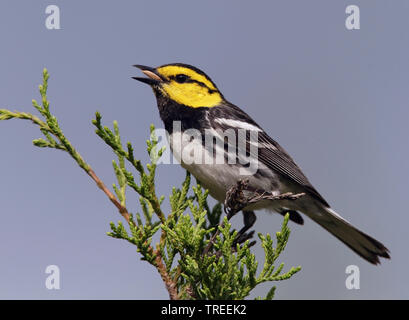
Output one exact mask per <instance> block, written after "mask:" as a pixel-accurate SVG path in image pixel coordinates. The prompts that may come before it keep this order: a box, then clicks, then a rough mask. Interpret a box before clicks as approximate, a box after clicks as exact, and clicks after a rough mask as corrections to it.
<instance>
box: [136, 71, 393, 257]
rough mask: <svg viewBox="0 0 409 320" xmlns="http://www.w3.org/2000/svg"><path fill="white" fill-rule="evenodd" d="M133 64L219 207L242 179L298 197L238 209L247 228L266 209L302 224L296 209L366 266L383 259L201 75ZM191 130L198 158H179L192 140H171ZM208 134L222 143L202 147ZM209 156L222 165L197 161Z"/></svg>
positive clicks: (178, 148) (174, 143) (380, 248)
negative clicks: (195, 135) (196, 135)
mask: <svg viewBox="0 0 409 320" xmlns="http://www.w3.org/2000/svg"><path fill="white" fill-rule="evenodd" d="M135 67H137V68H139V69H141V70H142V72H143V73H144V74H145V75H146V76H147V78H146V77H134V79H136V80H139V81H141V82H144V83H146V84H148V85H150V86H151V88H152V89H153V92H154V94H155V96H156V100H157V105H158V108H159V113H160V117H161V119H162V121H163V123H164V125H165V129H166V131H167V132H168V133H169V142H170V146H171V149H172V152H173V154H174V156H175V157H176V158H177V159H178V160H179V161H180V163H181V165H182V166H183V167H184V168H185V169H187V170H188V171H189V172H190V173H191V174H192V175H193V176H195V177H196V179H198V181H200V183H201V184H202V185H203V186H204V187H205V188H207V189H208V190H209V193H210V195H211V196H213V197H214V198H215V199H216V200H218V201H220V202H223V201H224V200H225V198H226V192H227V191H228V190H229V188H230V187H231V186H233V185H235V184H236V183H237V182H238V181H239V180H241V179H243V178H246V179H247V180H248V187H249V188H250V190H254V191H257V192H268V193H271V194H277V195H279V194H283V193H287V192H291V193H294V194H298V193H305V195H304V196H302V197H300V198H299V199H296V200H288V199H283V200H265V201H261V202H257V203H256V204H254V205H250V206H248V207H246V208H245V209H244V210H243V214H244V223H245V225H247V227H248V228H249V227H251V226H252V225H253V224H254V221H255V215H254V212H253V210H258V209H268V210H271V211H275V212H278V213H280V214H285V213H287V212H288V213H289V214H290V220H292V221H294V222H295V223H298V224H303V223H304V221H303V218H302V216H301V215H300V213H299V212H302V213H304V214H305V215H307V216H308V217H309V218H311V219H312V220H313V221H315V222H317V223H318V224H319V225H321V226H322V227H323V228H324V229H326V230H327V231H329V232H330V233H331V234H333V235H334V236H335V237H337V238H338V239H339V240H341V241H342V242H343V243H345V244H346V245H347V246H348V247H350V248H351V249H352V250H353V251H355V252H356V253H357V254H358V255H360V256H361V257H362V258H364V259H366V260H367V261H369V262H370V263H373V264H378V263H379V262H380V261H379V257H384V258H389V254H388V253H389V250H388V249H387V248H386V247H385V246H384V245H383V244H382V243H380V242H379V241H377V240H375V239H374V238H372V237H370V236H368V235H367V234H365V233H363V232H362V231H360V230H358V229H357V228H355V227H354V226H352V225H351V224H350V223H349V222H348V221H346V220H345V219H344V218H342V217H341V216H340V215H339V214H337V213H336V212H335V211H334V210H333V209H331V207H330V205H329V204H328V202H327V201H326V200H325V199H324V198H323V197H322V196H321V195H320V194H319V193H318V191H317V190H316V189H315V188H314V187H313V186H312V185H311V183H310V182H309V181H308V179H307V177H306V176H305V175H304V174H303V173H302V171H301V169H300V168H299V167H298V165H297V164H296V163H295V162H294V160H293V159H292V158H291V157H290V155H289V154H288V153H287V152H286V151H285V150H284V149H283V148H282V147H281V146H280V145H279V144H278V143H277V142H276V141H275V140H273V139H272V138H270V137H269V135H268V134H267V133H266V132H265V131H264V130H263V129H262V128H261V127H260V126H259V125H258V124H257V123H256V122H255V121H254V120H253V119H252V118H251V117H250V116H249V115H247V114H246V113H245V112H244V111H243V110H241V109H240V108H239V107H237V106H235V105H234V104H232V103H230V102H229V101H227V100H226V99H225V98H224V96H223V94H222V93H221V92H220V91H219V89H218V88H217V86H216V85H215V83H214V82H213V81H212V80H211V79H210V77H208V76H207V75H206V74H205V73H204V72H203V71H201V70H199V69H198V68H196V67H193V66H190V65H187V64H182V63H173V64H166V65H163V66H160V67H157V68H151V67H147V66H142V65H135ZM192 130H193V131H194V132H198V133H199V134H201V137H199V139H196V140H195V141H196V143H195V144H194V148H196V151H200V155H201V157H199V158H200V159H199V160H200V161H187V160H186V159H185V158H184V148H186V146H187V145H186V143H191V142H192V139H191V137H190V138H189V139H187V140H183V139H175V137H176V136H177V135H179V136H181V135H183V134H184V133H186V132H193V131H192ZM242 131H245V133H244V134H243V133H242ZM226 132H229V134H231V133H233V135H235V137H233V139H226V136H228V135H227V134H226ZM209 134H211V135H212V136H213V138H214V137H216V140H217V139H218V138H219V141H222V143H221V144H220V143H219V144H217V143H216V144H214V143H213V144H211V147H209V146H208V145H206V142H209V141H210V140H212V142H214V141H213V138H212V139H207V137H208V136H209ZM190 136H192V135H190ZM240 137H241V139H242V140H243V139H244V140H245V141H244V144H242V147H241V150H242V151H243V150H244V153H242V156H241V157H240V155H239V152H238V150H239V149H240V148H239V145H240V141H239V140H240ZM252 137H253V139H251V138H252ZM254 137H256V138H255V139H254ZM226 140H227V141H226ZM215 146H216V147H215ZM190 147H191V146H190ZM254 147H255V148H256V149H255V152H254ZM251 148H253V151H251V150H250V149H251ZM216 149H217V150H216ZM190 151H191V150H190ZM217 151H219V153H220V152H221V153H222V157H221V158H222V159H223V160H225V161H214V162H206V161H202V160H203V158H202V157H207V158H210V159H212V158H214V157H215V153H217ZM249 154H252V155H253V156H252V157H251V156H250V158H251V159H250V160H249V161H248V162H247V163H245V162H243V159H244V158H246V156H248V155H249ZM195 159H196V160H198V159H197V158H195ZM254 163H256V167H255V168H256V169H255V170H250V169H251V168H253V169H254V166H252V164H254ZM248 228H247V229H248Z"/></svg>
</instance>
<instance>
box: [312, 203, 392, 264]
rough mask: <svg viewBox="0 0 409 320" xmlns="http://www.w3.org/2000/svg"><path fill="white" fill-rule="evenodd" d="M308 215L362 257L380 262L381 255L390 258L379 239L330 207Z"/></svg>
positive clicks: (375, 262) (372, 261)
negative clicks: (361, 229)
mask: <svg viewBox="0 0 409 320" xmlns="http://www.w3.org/2000/svg"><path fill="white" fill-rule="evenodd" d="M308 216H309V217H310V218H311V219H313V220H314V221H315V222H317V223H318V224H319V225H321V226H322V227H323V228H324V229H326V230H327V231H329V232H330V233H331V234H333V235H334V236H335V237H337V238H338V239H339V240H341V241H342V242H343V243H345V244H346V245H347V246H348V247H349V248H351V249H352V250H353V251H355V252H356V253H357V254H358V255H360V256H361V257H362V258H364V259H365V260H367V261H368V262H370V263H372V264H375V265H376V264H379V263H380V261H379V257H383V258H387V259H390V255H389V250H388V249H387V248H386V247H385V246H384V245H383V244H382V243H380V242H379V241H378V240H375V239H374V238H372V237H370V236H369V235H367V234H365V233H364V232H362V231H360V230H358V229H357V228H355V227H354V226H353V225H351V224H350V223H349V222H348V221H346V220H345V219H343V218H342V217H341V216H339V215H338V214H337V213H336V212H335V211H334V210H332V209H330V208H323V209H322V212H321V214H320V215H317V214H313V215H312V214H308Z"/></svg>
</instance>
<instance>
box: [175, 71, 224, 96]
mask: <svg viewBox="0 0 409 320" xmlns="http://www.w3.org/2000/svg"><path fill="white" fill-rule="evenodd" d="M178 76H185V77H186V79H184V81H183V82H180V80H181V79H179V81H178V79H177V77H178ZM169 78H170V79H171V80H175V81H176V82H178V83H197V84H198V85H199V86H201V87H203V88H206V89H207V90H208V91H209V93H210V94H212V93H215V92H217V90H213V89H210V88H209V87H208V86H207V85H206V84H204V83H203V82H201V81H199V80H195V79H191V78H190V77H188V76H187V75H184V74H178V75H176V76H170V77H169Z"/></svg>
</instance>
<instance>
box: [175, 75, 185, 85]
mask: <svg viewBox="0 0 409 320" xmlns="http://www.w3.org/2000/svg"><path fill="white" fill-rule="evenodd" d="M175 79H176V81H177V82H179V83H184V82H186V80H187V79H188V76H187V75H185V74H178V75H176V77H175Z"/></svg>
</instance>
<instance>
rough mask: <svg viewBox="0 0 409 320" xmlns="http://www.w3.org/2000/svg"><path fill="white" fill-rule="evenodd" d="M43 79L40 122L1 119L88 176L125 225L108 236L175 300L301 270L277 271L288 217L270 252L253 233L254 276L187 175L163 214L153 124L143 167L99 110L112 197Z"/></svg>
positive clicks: (247, 288) (268, 241)
mask: <svg viewBox="0 0 409 320" xmlns="http://www.w3.org/2000/svg"><path fill="white" fill-rule="evenodd" d="M48 78H49V75H48V72H47V70H46V69H44V72H43V83H42V85H40V86H39V90H40V95H41V105H40V104H38V103H37V102H36V101H35V100H33V102H32V103H33V106H34V107H35V108H36V109H37V111H38V112H39V113H40V115H41V116H42V117H43V118H44V120H41V119H40V118H39V117H37V116H34V115H32V114H29V113H25V112H11V111H9V110H6V109H0V120H10V119H14V118H15V119H23V120H30V121H32V122H33V123H34V124H35V125H37V126H39V128H40V131H41V132H42V133H43V135H44V138H40V139H36V140H34V141H33V144H34V145H35V146H37V147H41V148H53V149H59V150H62V151H65V152H67V153H68V154H69V155H70V156H71V157H72V158H73V159H74V160H75V161H76V162H77V164H78V165H79V166H80V167H81V168H82V169H83V170H84V171H86V172H87V174H88V175H89V176H90V177H91V178H92V179H93V180H94V181H95V182H96V184H97V186H98V187H99V188H100V189H101V190H102V191H103V192H104V193H105V194H106V195H107V196H108V198H109V199H110V200H111V202H112V203H113V204H114V205H115V206H116V207H117V209H118V210H119V212H120V213H121V214H122V216H123V217H124V218H125V220H126V222H127V224H126V225H124V224H123V223H122V222H118V223H117V224H115V223H113V222H111V223H110V227H111V231H110V232H108V235H109V236H111V237H113V238H117V239H123V240H126V241H128V242H129V243H131V244H132V245H135V246H136V249H137V251H138V252H139V253H140V255H141V259H142V260H145V261H147V262H148V263H150V264H152V265H153V266H154V267H155V268H156V269H157V270H158V272H159V273H160V275H161V277H162V279H163V281H164V283H165V286H166V288H167V289H168V291H169V295H170V297H171V298H172V299H244V298H246V297H247V296H248V295H249V294H250V292H251V291H252V290H253V289H254V288H255V287H256V286H257V285H259V284H261V283H263V282H273V281H281V280H286V279H289V278H291V277H292V276H293V275H294V274H295V273H297V272H298V271H299V270H300V267H297V268H291V269H290V270H289V271H287V272H283V268H284V264H283V263H281V264H280V265H279V266H278V267H276V265H275V263H276V261H277V259H278V257H279V256H280V254H281V253H282V251H283V250H284V249H285V246H286V244H287V242H288V238H289V235H290V230H289V229H288V227H287V223H288V219H289V216H288V214H287V215H286V216H285V218H284V221H283V224H282V227H281V231H279V232H277V233H276V241H275V242H276V244H275V247H274V242H273V239H272V237H271V236H270V235H269V234H267V235H262V234H258V237H259V239H260V242H261V246H262V247H263V249H264V256H265V257H264V265H263V268H262V270H261V271H259V272H258V262H257V261H256V257H255V255H254V253H252V252H251V250H250V246H249V241H248V240H247V241H246V242H245V243H244V244H242V245H239V244H236V243H235V239H236V236H237V231H234V230H232V228H231V224H230V223H229V221H228V220H227V218H226V217H224V220H223V223H220V222H221V216H222V206H221V204H217V205H215V206H214V207H213V208H211V209H210V208H209V205H208V203H207V197H208V191H207V190H204V189H203V188H202V187H201V186H200V184H197V185H195V186H191V177H190V174H189V173H188V172H186V177H185V180H184V182H183V183H182V186H181V187H180V188H176V187H173V189H172V192H171V194H170V196H169V202H170V208H171V212H170V213H169V214H168V215H165V214H164V213H163V211H162V203H163V201H164V197H163V196H161V197H158V196H157V195H156V188H155V178H156V177H155V174H156V168H157V162H158V159H159V158H160V157H161V156H162V154H163V151H164V148H161V149H158V139H157V137H156V136H155V130H154V127H153V125H152V126H151V128H150V131H151V136H150V139H149V140H148V141H147V142H146V144H147V152H148V154H149V156H150V159H151V162H150V163H149V164H147V165H146V166H143V165H142V163H141V161H140V160H136V159H135V157H134V148H133V146H132V144H131V143H130V142H127V143H126V146H125V147H124V145H123V143H122V141H121V136H120V132H119V128H118V124H117V122H116V121H114V123H113V130H111V129H110V128H108V127H106V126H103V125H102V117H101V115H100V114H99V113H98V112H97V113H96V116H95V120H93V125H94V126H95V128H96V134H97V135H98V136H99V137H100V138H101V139H102V140H103V141H104V142H105V143H106V144H107V145H108V146H109V147H110V148H111V149H112V151H113V152H114V154H115V155H116V158H117V160H114V161H113V162H112V165H113V169H114V172H115V175H116V179H117V182H116V183H115V184H113V193H111V192H110V191H109V190H108V188H106V187H105V185H104V184H103V183H102V181H101V180H100V179H99V178H98V177H97V176H96V174H95V173H94V172H93V171H92V169H91V167H90V166H89V164H87V163H86V162H85V161H84V160H83V158H82V157H81V155H80V154H79V153H78V152H77V151H76V150H75V148H74V147H73V146H72V145H71V143H70V142H69V140H68V139H67V138H66V137H65V136H64V134H63V132H62V130H61V128H60V126H59V124H58V121H57V119H56V117H55V116H54V115H52V114H51V112H50V102H49V101H48V99H47V88H48ZM135 174H136V175H135ZM135 177H137V178H135ZM127 188H130V189H131V190H132V191H134V192H136V193H137V194H138V196H139V201H140V207H141V213H138V212H137V213H135V214H130V213H129V212H128V210H127V208H126V198H127ZM216 230H219V231H220V234H219V235H218V236H217V237H216V239H215V242H214V244H213V246H211V248H210V251H208V252H207V253H206V254H205V253H204V250H205V248H206V247H207V245H208V244H209V241H211V240H210V239H211V237H212V235H213V234H214V233H215V232H216ZM156 234H158V235H159V234H160V237H159V239H158V240H157V241H156V240H154V239H155V235H156ZM274 293H275V287H272V288H271V290H269V292H268V293H267V295H266V297H265V298H266V299H272V298H273V296H274Z"/></svg>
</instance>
